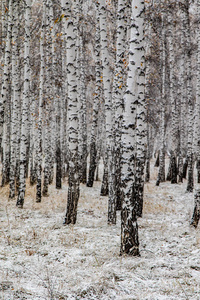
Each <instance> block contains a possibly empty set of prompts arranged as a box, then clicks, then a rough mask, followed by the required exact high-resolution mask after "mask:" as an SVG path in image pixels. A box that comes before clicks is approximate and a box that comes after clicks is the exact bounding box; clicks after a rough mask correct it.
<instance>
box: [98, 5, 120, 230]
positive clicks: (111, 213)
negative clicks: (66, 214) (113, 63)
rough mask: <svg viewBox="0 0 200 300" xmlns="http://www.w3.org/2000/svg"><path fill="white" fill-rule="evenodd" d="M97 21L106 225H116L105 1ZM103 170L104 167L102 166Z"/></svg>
mask: <svg viewBox="0 0 200 300" xmlns="http://www.w3.org/2000/svg"><path fill="white" fill-rule="evenodd" d="M99 3H100V6H99V20H100V40H101V55H102V67H103V87H104V98H105V119H106V155H107V168H108V193H109V200H108V223H112V224H115V223H116V203H115V199H114V198H113V192H114V191H113V177H114V170H113V162H112V148H113V137H112V94H111V73H110V66H109V52H108V44H107V20H106V6H105V0H100V1H99ZM104 168H105V165H104Z"/></svg>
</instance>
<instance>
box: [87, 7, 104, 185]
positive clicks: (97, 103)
mask: <svg viewBox="0 0 200 300" xmlns="http://www.w3.org/2000/svg"><path fill="white" fill-rule="evenodd" d="M98 6H99V2H98V1H96V35H95V73H96V83H95V95H94V103H93V112H92V129H91V138H90V166H89V174H88V181H87V186H88V187H92V186H93V182H94V174H95V170H96V164H97V161H96V156H97V145H96V139H97V127H98V112H99V108H100V97H101V60H100V49H101V46H100V24H99V7H98Z"/></svg>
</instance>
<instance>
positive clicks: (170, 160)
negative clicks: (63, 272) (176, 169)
mask: <svg viewBox="0 0 200 300" xmlns="http://www.w3.org/2000/svg"><path fill="white" fill-rule="evenodd" d="M166 179H167V181H170V180H171V179H172V156H170V159H169V167H168V172H167V178H166Z"/></svg>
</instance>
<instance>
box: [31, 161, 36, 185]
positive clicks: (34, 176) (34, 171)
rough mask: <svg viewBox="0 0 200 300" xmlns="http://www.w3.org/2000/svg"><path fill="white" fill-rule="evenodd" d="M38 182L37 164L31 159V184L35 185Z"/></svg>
mask: <svg viewBox="0 0 200 300" xmlns="http://www.w3.org/2000/svg"><path fill="white" fill-rule="evenodd" d="M36 182H37V166H36V165H35V166H34V164H33V161H32V160H31V164H30V185H34V184H36Z"/></svg>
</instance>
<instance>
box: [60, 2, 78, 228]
mask: <svg viewBox="0 0 200 300" xmlns="http://www.w3.org/2000/svg"><path fill="white" fill-rule="evenodd" d="M73 4H74V5H75V6H76V5H77V6H78V5H79V2H78V1H74V3H73ZM62 7H63V8H64V12H65V17H64V19H65V22H67V26H66V27H67V81H68V131H69V133H68V134H69V136H68V147H69V177H68V184H69V188H68V196H67V211H66V215H65V220H64V224H70V223H71V224H75V223H76V217H77V205H78V199H79V170H78V165H79V164H78V99H77V81H76V80H77V78H76V51H75V49H76V30H77V28H75V26H74V17H73V15H72V3H71V2H70V1H66V0H63V2H62Z"/></svg>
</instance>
